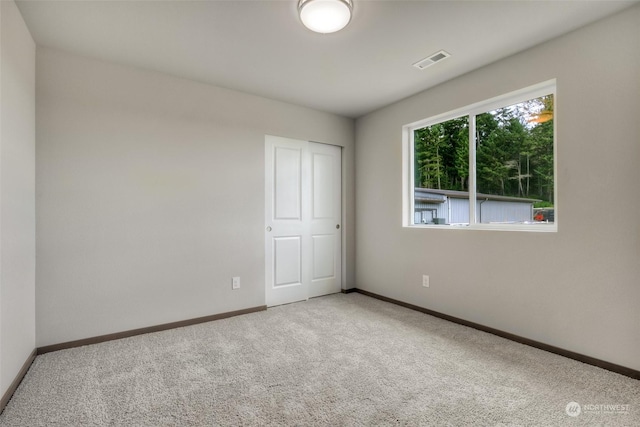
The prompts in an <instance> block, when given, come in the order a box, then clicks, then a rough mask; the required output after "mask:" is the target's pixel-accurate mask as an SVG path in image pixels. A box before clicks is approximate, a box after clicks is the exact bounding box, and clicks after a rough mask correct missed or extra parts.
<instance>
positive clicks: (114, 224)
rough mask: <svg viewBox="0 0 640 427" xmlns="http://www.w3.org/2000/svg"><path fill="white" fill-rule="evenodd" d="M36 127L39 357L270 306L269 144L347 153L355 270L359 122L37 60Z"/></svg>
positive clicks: (100, 66)
mask: <svg viewBox="0 0 640 427" xmlns="http://www.w3.org/2000/svg"><path fill="white" fill-rule="evenodd" d="M36 126H37V128H36V129H37V153H36V156H37V165H38V168H37V178H36V179H37V185H38V196H37V204H38V211H37V233H38V242H37V256H38V265H37V313H38V316H37V344H38V346H43V345H49V344H54V343H60V342H65V341H70V340H76V339H82V338H86V337H92V336H97V335H102V334H107V333H113V332H118V331H125V330H129V329H134V328H140V327H146V326H152V325H157V324H162V323H166V322H172V321H178V320H184V319H191V318H195V317H199V316H206V315H211V314H216V313H221V312H228V311H232V310H239V309H244V308H250V307H256V306H261V305H264V303H265V296H264V294H265V289H264V136H265V134H272V135H279V136H285V137H291V138H297V139H305V140H312V141H318V142H326V143H331V144H335V145H341V146H343V147H345V150H344V165H345V170H344V172H345V178H344V183H345V196H344V197H345V202H346V206H345V209H346V216H347V218H346V222H345V232H346V245H347V251H346V254H345V256H346V258H347V266H353V259H354V256H355V254H354V204H355V199H354V194H353V185H354V172H353V162H354V160H353V152H354V147H353V145H354V122H353V120H351V119H345V118H341V117H338V116H334V115H331V114H327V113H322V112H318V111H314V110H310V109H306V108H302V107H297V106H293V105H290V104H285V103H282V102H276V101H272V100H268V99H264V98H259V97H256V96H253V95H248V94H244V93H239V92H235V91H231V90H227V89H222V88H218V87H213V86H208V85H204V84H200V83H196V82H192V81H189V80H184V79H179V78H175V77H171V76H167V75H163V74H158V73H154V72H148V71H143V70H139V69H134V68H129V67H124V66H119V65H116V64H112V63H105V62H99V61H95V60H91V59H88V58H84V57H79V56H73V55H70V54H67V53H63V52H60V51H56V50H50V49H46V48H38V51H37V125H36ZM232 276H240V277H241V281H242V287H241V289H240V290H236V291H232V290H231V277H232ZM353 283H354V271H353V270H347V271H346V281H345V284H344V286H345V287H352V286H353Z"/></svg>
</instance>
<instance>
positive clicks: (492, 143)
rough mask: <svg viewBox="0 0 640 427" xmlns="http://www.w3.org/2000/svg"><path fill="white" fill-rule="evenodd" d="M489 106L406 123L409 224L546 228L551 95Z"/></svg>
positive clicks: (550, 206) (550, 214) (550, 212)
mask: <svg viewBox="0 0 640 427" xmlns="http://www.w3.org/2000/svg"><path fill="white" fill-rule="evenodd" d="M492 104H493V105H495V102H494V103H492ZM493 105H492V106H491V109H487V110H482V107H480V108H478V106H477V105H476V107H475V108H474V109H473V111H472V112H470V113H466V112H465V114H460V115H458V116H454V117H452V118H447V119H446V120H442V121H435V122H434V123H433V124H429V125H428V126H420V127H414V128H411V129H410V131H411V132H412V135H411V136H412V138H411V139H412V144H411V145H412V154H413V155H412V159H413V168H412V169H413V180H412V181H413V195H412V196H413V203H412V208H413V212H412V216H413V218H412V223H413V224H414V225H419V224H429V225H439V226H469V225H472V226H473V225H477V224H492V225H495V226H501V225H511V226H514V225H515V226H518V225H519V226H528V227H530V228H531V227H533V226H537V227H545V226H546V227H549V226H554V222H555V177H554V169H555V157H554V95H553V93H552V92H550V93H547V94H544V95H541V96H536V97H533V98H527V99H524V100H522V101H518V102H515V103H510V104H507V105H505V106H502V107H499V108H495V107H494V106H493ZM450 117H451V116H450ZM474 162H475V168H474V167H472V166H473V165H474ZM474 170H475V174H474V173H473V172H474ZM474 198H475V200H474V202H471V201H472V200H473V199H474ZM471 203H474V205H473V206H471Z"/></svg>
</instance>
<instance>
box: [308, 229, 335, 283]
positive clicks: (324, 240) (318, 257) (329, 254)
mask: <svg viewBox="0 0 640 427" xmlns="http://www.w3.org/2000/svg"><path fill="white" fill-rule="evenodd" d="M335 240H336V239H335V237H334V236H333V235H331V234H329V235H325V236H313V275H312V276H311V277H312V280H320V279H332V278H334V276H335V275H336V266H335V264H336V263H335Z"/></svg>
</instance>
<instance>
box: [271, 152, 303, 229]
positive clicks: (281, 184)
mask: <svg viewBox="0 0 640 427" xmlns="http://www.w3.org/2000/svg"><path fill="white" fill-rule="evenodd" d="M274 169H275V170H274V173H275V177H274V179H275V183H274V186H273V190H274V193H275V198H274V204H275V219H297V220H300V219H301V218H302V194H301V193H302V150H301V149H292V148H285V147H275V150H274Z"/></svg>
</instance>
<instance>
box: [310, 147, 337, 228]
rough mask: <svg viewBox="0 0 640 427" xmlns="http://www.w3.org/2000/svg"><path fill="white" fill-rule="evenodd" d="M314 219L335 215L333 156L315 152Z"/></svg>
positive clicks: (329, 217) (313, 165)
mask: <svg viewBox="0 0 640 427" xmlns="http://www.w3.org/2000/svg"><path fill="white" fill-rule="evenodd" d="M311 166H312V167H313V219H331V218H333V216H334V213H335V210H334V206H333V205H334V202H333V196H334V194H333V168H334V159H333V157H332V156H329V155H326V154H320V153H313V160H312V163H311Z"/></svg>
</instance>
